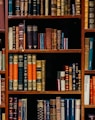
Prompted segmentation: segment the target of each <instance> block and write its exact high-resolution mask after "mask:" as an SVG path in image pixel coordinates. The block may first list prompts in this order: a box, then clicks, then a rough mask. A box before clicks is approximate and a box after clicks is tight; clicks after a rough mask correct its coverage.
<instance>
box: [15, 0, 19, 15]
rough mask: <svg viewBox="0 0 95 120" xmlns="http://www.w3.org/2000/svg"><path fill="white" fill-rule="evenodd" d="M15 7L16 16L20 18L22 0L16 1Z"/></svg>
mask: <svg viewBox="0 0 95 120" xmlns="http://www.w3.org/2000/svg"><path fill="white" fill-rule="evenodd" d="M15 7H16V10H15V14H16V15H17V16H19V15H20V0H16V1H15Z"/></svg>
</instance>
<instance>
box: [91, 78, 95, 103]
mask: <svg viewBox="0 0 95 120" xmlns="http://www.w3.org/2000/svg"><path fill="white" fill-rule="evenodd" d="M92 93H93V98H92V99H93V100H92V101H93V104H94V105H95V76H92Z"/></svg>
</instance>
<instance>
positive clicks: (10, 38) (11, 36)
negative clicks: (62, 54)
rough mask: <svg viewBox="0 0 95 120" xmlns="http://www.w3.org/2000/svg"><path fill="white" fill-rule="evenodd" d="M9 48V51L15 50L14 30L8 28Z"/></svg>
mask: <svg viewBox="0 0 95 120" xmlns="http://www.w3.org/2000/svg"><path fill="white" fill-rule="evenodd" d="M8 46H9V50H12V49H13V29H12V27H9V28H8Z"/></svg>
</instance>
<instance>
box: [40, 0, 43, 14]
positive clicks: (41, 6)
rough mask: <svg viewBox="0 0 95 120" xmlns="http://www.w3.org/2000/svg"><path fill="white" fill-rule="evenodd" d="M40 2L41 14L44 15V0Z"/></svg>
mask: <svg viewBox="0 0 95 120" xmlns="http://www.w3.org/2000/svg"><path fill="white" fill-rule="evenodd" d="M40 3H41V8H40V10H41V11H40V15H44V0H41V1H40Z"/></svg>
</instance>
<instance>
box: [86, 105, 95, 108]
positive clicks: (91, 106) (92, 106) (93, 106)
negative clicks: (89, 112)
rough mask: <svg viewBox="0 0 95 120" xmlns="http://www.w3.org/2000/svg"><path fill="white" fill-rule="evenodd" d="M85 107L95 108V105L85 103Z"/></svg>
mask: <svg viewBox="0 0 95 120" xmlns="http://www.w3.org/2000/svg"><path fill="white" fill-rule="evenodd" d="M84 108H95V105H84Z"/></svg>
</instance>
